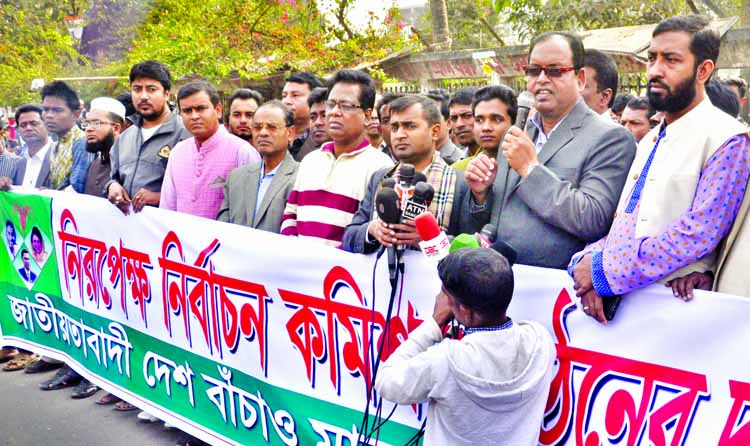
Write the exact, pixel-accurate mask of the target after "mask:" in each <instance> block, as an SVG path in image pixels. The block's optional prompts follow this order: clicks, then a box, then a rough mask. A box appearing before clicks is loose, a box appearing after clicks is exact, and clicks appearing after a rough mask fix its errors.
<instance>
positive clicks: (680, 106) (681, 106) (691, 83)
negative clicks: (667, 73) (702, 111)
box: [646, 72, 697, 113]
mask: <svg viewBox="0 0 750 446" xmlns="http://www.w3.org/2000/svg"><path fill="white" fill-rule="evenodd" d="M696 74H697V73H696V72H694V73H693V75H692V76H691V77H689V78H688V79H685V80H684V81H682V82H680V83H679V84H677V85H676V86H675V87H674V90H673V89H672V88H670V87H669V86H668V85H667V84H665V83H664V82H662V81H661V80H659V79H653V80H650V81H649V82H648V86H647V87H646V95H647V96H648V102H649V103H650V104H651V106H652V107H654V109H655V110H657V111H663V112H667V113H676V112H679V111H682V110H685V109H686V108H687V107H688V105H690V103H691V102H693V99H695V95H696V90H695V78H696ZM652 84H658V85H659V86H660V87H662V88H663V89H664V91H665V92H666V94H665V95H664V96H663V97H662V96H659V95H658V94H656V93H652V92H651V85H652Z"/></svg>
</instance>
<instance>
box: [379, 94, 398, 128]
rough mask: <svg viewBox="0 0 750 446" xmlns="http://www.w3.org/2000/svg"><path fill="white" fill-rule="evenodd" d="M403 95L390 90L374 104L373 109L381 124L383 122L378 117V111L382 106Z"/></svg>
mask: <svg viewBox="0 0 750 446" xmlns="http://www.w3.org/2000/svg"><path fill="white" fill-rule="evenodd" d="M403 95H404V94H403V93H393V92H390V91H389V92H388V93H384V94H383V97H381V98H380V100H379V101H378V104H377V105H376V106H375V109H376V110H377V111H378V121H380V123H381V124H382V123H383V120H382V119H381V118H380V115H381V113H380V111H381V110H382V109H383V107H384V106H386V105H388V104H390V103H391V102H393V101H395V100H396V99H398V98H400V97H402V96H403Z"/></svg>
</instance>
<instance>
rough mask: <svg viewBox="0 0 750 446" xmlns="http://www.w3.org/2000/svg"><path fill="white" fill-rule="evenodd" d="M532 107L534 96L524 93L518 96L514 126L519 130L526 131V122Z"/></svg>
mask: <svg viewBox="0 0 750 446" xmlns="http://www.w3.org/2000/svg"><path fill="white" fill-rule="evenodd" d="M532 107H534V95H533V94H531V93H530V92H528V91H524V92H523V93H521V94H520V95H518V111H517V112H516V123H515V124H514V125H515V126H516V127H518V128H519V129H521V130H525V129H526V121H527V120H528V118H529V112H530V111H531V108H532Z"/></svg>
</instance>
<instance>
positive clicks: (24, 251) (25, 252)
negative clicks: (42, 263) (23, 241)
mask: <svg viewBox="0 0 750 446" xmlns="http://www.w3.org/2000/svg"><path fill="white" fill-rule="evenodd" d="M24 254H26V255H28V256H31V254H30V253H29V250H28V249H26V248H23V249H22V250H21V257H23V255H24Z"/></svg>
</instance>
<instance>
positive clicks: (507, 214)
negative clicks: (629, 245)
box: [464, 32, 635, 269]
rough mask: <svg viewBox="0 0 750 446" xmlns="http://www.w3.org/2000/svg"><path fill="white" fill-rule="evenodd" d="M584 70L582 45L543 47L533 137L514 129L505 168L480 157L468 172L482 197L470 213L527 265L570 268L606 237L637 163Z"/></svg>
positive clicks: (555, 37)
mask: <svg viewBox="0 0 750 446" xmlns="http://www.w3.org/2000/svg"><path fill="white" fill-rule="evenodd" d="M583 64H584V48H583V43H582V42H581V39H580V38H578V37H576V36H573V35H571V34H568V33H561V32H551V33H545V34H542V35H540V36H537V37H536V38H535V39H533V40H532V42H531V46H530V50H529V57H528V66H527V67H526V69H525V71H526V77H527V79H528V87H527V89H528V92H529V93H531V94H532V95H533V97H534V108H535V109H536V112H537V113H536V115H535V116H534V117H533V118H532V119H530V120H529V125H528V126H526V127H527V128H528V132H527V131H524V130H525V129H522V128H518V127H516V126H514V127H511V129H510V130H509V131H508V133H507V135H505V138H504V140H503V142H502V144H501V146H500V154H499V155H498V157H497V160H494V159H492V158H490V157H488V156H487V155H486V154H480V155H479V156H478V157H477V158H475V159H474V160H472V161H471V162H470V163H469V166H468V167H467V169H466V172H465V175H466V180H467V182H468V183H469V187H470V188H471V191H472V199H471V200H470V201H471V203H469V204H470V206H469V209H466V210H464V212H467V213H470V214H471V215H472V216H473V217H474V218H476V219H477V220H478V222H479V225H480V227H481V225H483V224H485V223H492V224H493V225H494V226H495V227H497V234H496V236H495V239H496V240H503V241H505V242H506V243H508V244H509V245H511V246H512V247H513V248H514V249H515V250H516V251H517V252H518V260H517V262H518V263H522V264H526V265H536V266H543V267H548V268H561V269H564V268H565V267H566V266H567V265H568V261H569V260H570V257H571V255H573V253H575V252H577V251H579V250H580V249H582V248H583V246H584V245H585V244H586V243H588V242H592V241H595V240H598V239H599V238H600V237H602V236H603V235H605V234H606V233H607V231H608V230H609V227H610V225H611V224H612V218H613V217H614V213H615V207H616V206H617V201H618V198H619V196H620V191H621V190H622V187H623V185H624V184H625V177H626V176H627V173H628V169H629V168H630V164H631V163H632V161H633V157H634V156H635V140H634V139H633V137H632V136H631V135H630V134H629V133H628V132H627V130H625V129H624V128H623V127H621V126H619V125H615V124H613V123H611V122H605V121H604V120H603V119H601V118H600V117H599V116H596V114H595V113H594V112H592V111H591V110H590V109H589V108H588V107H587V106H586V103H585V102H584V101H583V99H581V95H580V91H581V89H582V87H583V84H584V81H585V77H584V73H583V70H582V68H583ZM520 102H521V101H520V97H519V106H520ZM518 114H519V115H521V113H520V112H519V113H518Z"/></svg>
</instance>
